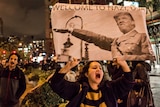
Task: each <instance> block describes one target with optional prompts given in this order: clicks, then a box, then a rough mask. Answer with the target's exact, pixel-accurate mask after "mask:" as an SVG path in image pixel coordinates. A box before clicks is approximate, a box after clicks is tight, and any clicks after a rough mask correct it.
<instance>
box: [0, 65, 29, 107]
mask: <svg viewBox="0 0 160 107" xmlns="http://www.w3.org/2000/svg"><path fill="white" fill-rule="evenodd" d="M25 89H26V81H25V76H24V73H23V72H22V70H21V69H20V68H19V67H16V68H15V69H14V70H12V71H9V68H8V67H7V68H5V69H4V71H3V73H2V74H1V78H0V104H1V105H2V107H12V106H13V105H16V104H18V103H19V98H20V97H21V95H22V94H23V93H24V91H25Z"/></svg>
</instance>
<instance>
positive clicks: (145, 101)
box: [127, 61, 155, 107]
mask: <svg viewBox="0 0 160 107" xmlns="http://www.w3.org/2000/svg"><path fill="white" fill-rule="evenodd" d="M132 63H133V64H132V65H133V78H134V81H135V83H136V84H135V85H134V87H133V88H132V90H131V91H130V92H129V95H128V99H127V107H155V105H154V99H153V94H152V91H151V86H150V79H149V75H148V72H149V71H151V66H150V64H148V63H147V62H144V61H134V62H132Z"/></svg>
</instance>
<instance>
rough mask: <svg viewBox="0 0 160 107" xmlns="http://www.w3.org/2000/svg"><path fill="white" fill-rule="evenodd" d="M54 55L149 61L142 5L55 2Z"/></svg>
mask: <svg viewBox="0 0 160 107" xmlns="http://www.w3.org/2000/svg"><path fill="white" fill-rule="evenodd" d="M51 20H52V29H53V35H54V44H55V51H56V55H57V56H58V60H60V61H68V60H69V59H70V58H71V57H76V58H79V59H82V60H83V59H84V60H112V59H113V58H116V57H117V56H122V57H123V58H124V59H125V60H132V61H133V60H136V61H139V60H152V59H154V53H153V51H152V48H151V43H150V39H149V36H148V32H147V27H146V10H145V8H136V7H130V6H127V7H122V6H114V5H113V6H107V5H76V4H56V5H54V7H53V9H52V12H51Z"/></svg>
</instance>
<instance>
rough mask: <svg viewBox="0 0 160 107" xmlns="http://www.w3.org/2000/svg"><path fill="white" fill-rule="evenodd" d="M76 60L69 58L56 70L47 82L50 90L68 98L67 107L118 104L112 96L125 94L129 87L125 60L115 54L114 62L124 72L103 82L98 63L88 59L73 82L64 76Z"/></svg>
mask: <svg viewBox="0 0 160 107" xmlns="http://www.w3.org/2000/svg"><path fill="white" fill-rule="evenodd" d="M78 63H79V61H78V60H77V59H75V58H73V60H72V61H69V62H68V63H67V64H66V65H65V66H64V67H63V68H61V69H57V70H56V72H55V74H54V75H53V77H51V78H50V80H49V84H50V86H51V88H52V89H53V91H54V92H56V93H57V94H58V95H60V97H62V98H64V99H65V100H68V101H69V103H68V104H67V107H84V106H93V107H118V105H117V101H116V99H117V98H118V97H119V96H125V95H126V94H127V93H128V92H129V90H130V89H131V88H132V86H133V79H132V72H131V70H130V68H129V66H128V65H127V63H126V61H125V60H123V59H121V58H119V57H117V59H116V61H115V63H116V64H117V66H120V67H121V68H122V69H123V71H124V73H123V75H122V76H121V77H120V78H118V79H117V80H114V81H107V80H105V81H104V79H103V78H104V72H103V69H102V65H101V63H100V62H98V61H90V62H88V63H87V64H86V65H85V66H84V67H83V71H82V72H81V73H80V76H79V78H78V80H77V82H69V81H67V80H65V79H64V76H65V74H66V73H67V72H69V71H70V70H71V69H72V68H73V67H75V66H76V65H77V64H78Z"/></svg>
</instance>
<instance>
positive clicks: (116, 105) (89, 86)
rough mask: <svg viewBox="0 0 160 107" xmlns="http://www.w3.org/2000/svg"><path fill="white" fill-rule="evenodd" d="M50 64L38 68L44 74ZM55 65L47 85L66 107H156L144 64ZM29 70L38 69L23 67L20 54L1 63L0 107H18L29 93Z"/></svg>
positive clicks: (69, 62) (119, 60)
mask: <svg viewBox="0 0 160 107" xmlns="http://www.w3.org/2000/svg"><path fill="white" fill-rule="evenodd" d="M45 61H46V63H45ZM52 61H53V60H52ZM49 62H51V61H49ZM49 62H47V59H44V60H43V63H42V64H40V65H41V66H40V65H39V67H40V68H41V69H42V70H44V69H43V66H44V65H45V64H48V65H50V63H49ZM22 65H23V66H22ZM52 65H54V66H53V68H52V69H53V70H56V71H55V74H54V75H53V76H51V77H50V78H49V79H48V83H49V84H50V86H51V88H52V89H53V91H54V92H56V93H57V94H58V95H59V96H60V97H62V98H64V99H65V100H66V101H67V107H73V106H75V107H83V106H94V107H147V106H148V107H154V100H153V96H152V91H151V87H150V81H149V75H148V72H149V71H151V66H150V64H148V63H146V62H145V61H125V60H124V59H122V58H121V57H117V58H116V59H114V60H113V61H107V63H103V61H87V62H81V61H79V60H77V59H76V58H73V60H71V61H68V62H67V63H66V65H65V66H64V67H61V66H60V64H59V63H58V62H56V61H54V64H52ZM29 66H32V67H35V65H34V63H32V64H31V63H23V64H22V63H20V56H19V55H18V54H17V53H12V54H11V55H10V56H9V57H8V59H2V60H1V65H0V99H1V100H0V107H19V98H20V97H21V95H22V94H23V93H24V91H25V89H26V79H25V75H24V71H23V69H28V67H29ZM47 67H49V66H47ZM44 68H46V67H44ZM47 70H48V69H47ZM47 70H45V72H47ZM106 73H107V74H108V75H106ZM106 76H108V77H109V78H108V77H106Z"/></svg>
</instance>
